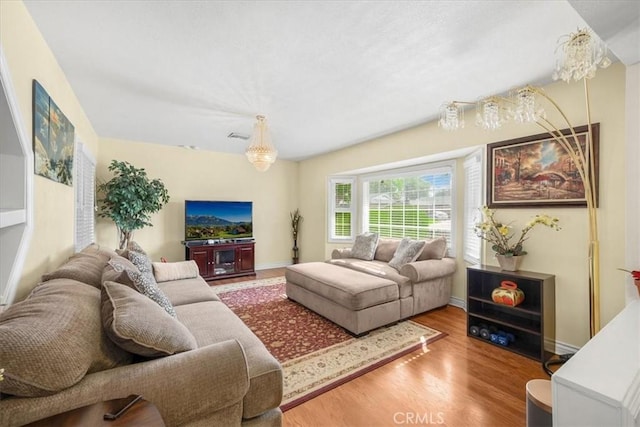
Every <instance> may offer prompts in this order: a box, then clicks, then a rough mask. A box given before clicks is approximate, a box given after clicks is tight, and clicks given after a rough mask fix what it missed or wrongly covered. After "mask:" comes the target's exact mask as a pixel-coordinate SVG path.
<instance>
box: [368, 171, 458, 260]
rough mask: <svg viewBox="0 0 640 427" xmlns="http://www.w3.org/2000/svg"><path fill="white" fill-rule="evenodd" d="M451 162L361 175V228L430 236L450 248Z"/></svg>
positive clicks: (387, 234) (391, 234) (387, 233)
mask: <svg viewBox="0 0 640 427" xmlns="http://www.w3.org/2000/svg"><path fill="white" fill-rule="evenodd" d="M454 168H455V163H454V162H447V163H442V164H440V165H433V166H429V167H421V168H420V169H416V168H413V169H406V170H400V171H393V172H387V173H385V174H384V175H381V174H376V175H374V176H365V177H363V180H362V198H363V199H362V229H363V231H371V232H375V233H378V234H379V235H380V236H381V237H411V238H414V239H433V238H436V237H440V236H443V237H445V238H446V239H447V245H448V247H449V248H450V251H452V249H453V242H454V239H453V238H452V230H453V227H452V221H453V220H454V217H455V215H454V212H455V210H454V195H453V188H454V182H453V180H454V175H455V173H454V172H455V170H454Z"/></svg>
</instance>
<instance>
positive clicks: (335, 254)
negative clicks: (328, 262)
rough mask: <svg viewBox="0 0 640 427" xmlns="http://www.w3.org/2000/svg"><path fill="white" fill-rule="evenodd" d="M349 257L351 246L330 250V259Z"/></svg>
mask: <svg viewBox="0 0 640 427" xmlns="http://www.w3.org/2000/svg"><path fill="white" fill-rule="evenodd" d="M340 258H351V248H339V249H334V250H333V251H332V252H331V259H340Z"/></svg>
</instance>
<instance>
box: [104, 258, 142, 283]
mask: <svg viewBox="0 0 640 427" xmlns="http://www.w3.org/2000/svg"><path fill="white" fill-rule="evenodd" d="M128 270H133V271H137V270H138V267H136V266H135V265H133V263H132V262H131V261H129V260H128V259H126V258H125V257H121V256H119V255H115V256H113V257H111V259H110V260H109V262H108V263H107V265H105V267H104V270H102V283H104V282H116V283H122V284H123V285H127V286H129V287H131V288H133V287H134V284H133V281H132V280H131V278H130V277H129V273H127V271H128Z"/></svg>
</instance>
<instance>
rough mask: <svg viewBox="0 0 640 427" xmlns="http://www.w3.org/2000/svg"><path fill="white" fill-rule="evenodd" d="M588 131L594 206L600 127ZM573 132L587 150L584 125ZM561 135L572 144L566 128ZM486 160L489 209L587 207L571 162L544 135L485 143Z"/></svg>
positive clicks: (559, 147)
mask: <svg viewBox="0 0 640 427" xmlns="http://www.w3.org/2000/svg"><path fill="white" fill-rule="evenodd" d="M591 128H592V131H593V150H594V153H593V154H594V157H593V158H594V165H595V178H596V179H595V182H593V183H592V185H593V186H594V190H595V200H596V205H597V201H598V180H599V178H598V146H599V140H600V124H599V123H595V124H593V125H591ZM575 131H576V136H577V138H578V142H579V144H580V146H581V147H582V149H583V150H587V144H586V140H587V126H580V127H578V128H575ZM562 134H563V135H568V137H567V138H568V140H569V142H570V143H572V145H574V142H573V136H571V132H570V130H569V129H565V130H563V131H562ZM585 153H587V151H585ZM487 157H488V161H487V205H488V206H489V207H490V208H505V207H514V208H515V207H532V206H586V205H587V203H586V199H585V186H584V183H583V182H582V178H580V174H579V173H578V171H577V169H576V166H575V164H574V162H573V160H571V157H570V156H569V154H568V153H567V151H566V150H565V149H564V148H563V147H562V146H561V145H560V144H559V143H558V142H556V141H555V140H554V139H553V138H552V137H551V136H550V135H549V134H548V133H543V134H539V135H532V136H527V137H524V138H518V139H511V140H508V141H501V142H495V143H493V144H489V145H488V153H487Z"/></svg>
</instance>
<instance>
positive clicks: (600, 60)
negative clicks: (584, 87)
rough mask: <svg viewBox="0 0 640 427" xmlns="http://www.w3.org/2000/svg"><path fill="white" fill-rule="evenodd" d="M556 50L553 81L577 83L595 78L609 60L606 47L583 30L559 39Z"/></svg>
mask: <svg viewBox="0 0 640 427" xmlns="http://www.w3.org/2000/svg"><path fill="white" fill-rule="evenodd" d="M563 39H566V40H564V41H561V42H560V43H559V45H558V48H557V49H556V54H557V55H558V59H557V61H556V69H555V71H554V72H553V75H552V77H553V79H554V80H558V79H561V80H564V81H565V82H569V81H570V80H572V79H573V80H574V81H578V80H582V79H591V78H593V77H595V75H596V70H597V69H598V67H601V68H607V67H608V66H609V65H611V60H610V59H609V58H608V57H607V46H606V45H605V44H604V43H603V42H602V41H601V40H600V39H598V38H596V37H593V36H592V35H591V32H590V31H589V30H588V29H586V28H584V29H582V30H578V32H576V33H571V34H569V35H565V36H563V37H561V38H560V40H563Z"/></svg>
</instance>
